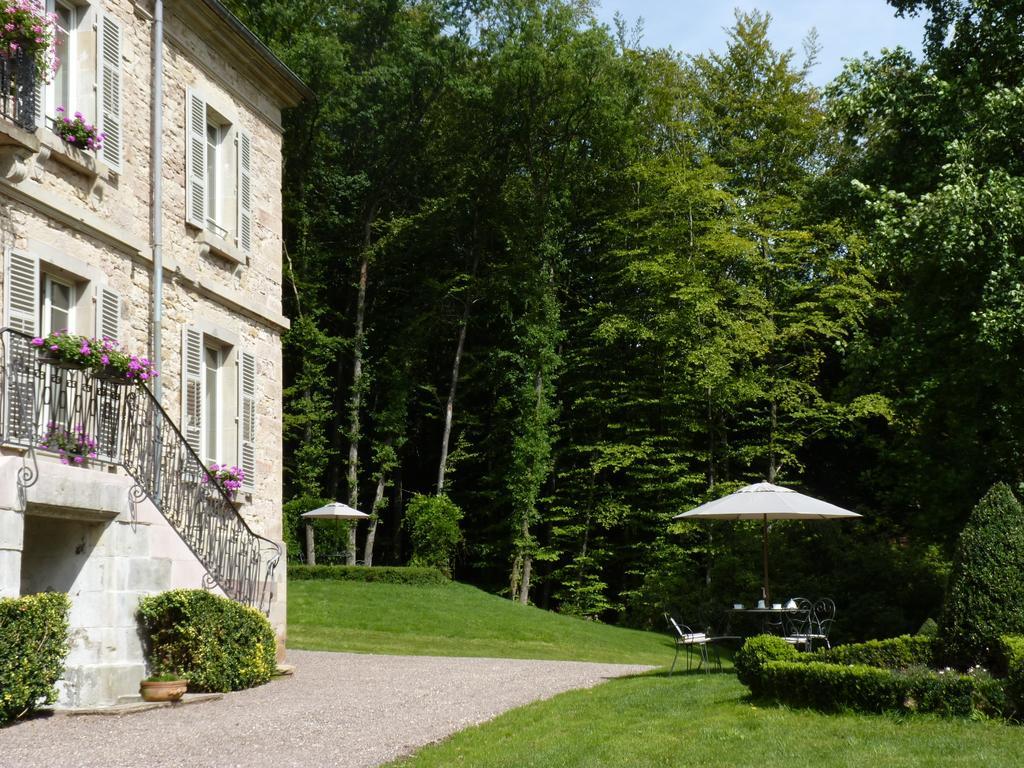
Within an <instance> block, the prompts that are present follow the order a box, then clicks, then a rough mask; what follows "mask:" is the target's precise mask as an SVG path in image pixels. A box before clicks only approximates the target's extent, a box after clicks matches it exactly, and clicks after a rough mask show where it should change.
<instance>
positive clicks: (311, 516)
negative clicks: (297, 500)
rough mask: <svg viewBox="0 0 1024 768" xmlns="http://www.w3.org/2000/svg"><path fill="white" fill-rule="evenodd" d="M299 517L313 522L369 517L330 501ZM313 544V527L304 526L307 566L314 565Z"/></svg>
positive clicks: (314, 553) (347, 506)
mask: <svg viewBox="0 0 1024 768" xmlns="http://www.w3.org/2000/svg"><path fill="white" fill-rule="evenodd" d="M299 517H304V518H305V519H306V520H307V521H313V520H362V519H364V518H369V517H370V516H369V515H368V514H366V513H365V512H360V511H359V510H358V509H353V508H352V507H350V506H349V505H348V504H342V503H341V502H340V501H332V502H331V503H330V504H325V505H324V506H322V507H317V508H316V509H312V510H310V511H309V512H303V513H302V514H301V515H299ZM314 547H315V545H314V543H313V526H312V525H308V524H307V525H306V562H307V563H308V564H309V565H316V552H315V550H314Z"/></svg>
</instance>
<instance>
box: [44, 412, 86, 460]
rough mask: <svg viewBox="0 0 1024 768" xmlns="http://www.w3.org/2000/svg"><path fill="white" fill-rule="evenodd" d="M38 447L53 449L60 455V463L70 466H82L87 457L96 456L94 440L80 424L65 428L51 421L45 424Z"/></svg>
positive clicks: (47, 449) (46, 449)
mask: <svg viewBox="0 0 1024 768" xmlns="http://www.w3.org/2000/svg"><path fill="white" fill-rule="evenodd" d="M39 447H40V448H42V449H43V450H45V451H53V452H54V453H56V454H57V455H58V456H60V462H61V464H68V465H69V466H72V467H84V466H86V465H87V464H88V461H89V459H95V458H96V440H95V439H93V438H92V437H90V436H89V434H88V433H87V432H86V431H85V427H83V426H82V425H81V424H79V425H77V426H75V427H73V428H72V429H67V428H66V427H62V426H60V425H59V424H56V423H54V422H52V421H51V422H50V423H48V424H47V425H46V434H45V435H43V439H42V440H40V441H39Z"/></svg>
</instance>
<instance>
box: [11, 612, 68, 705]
mask: <svg viewBox="0 0 1024 768" xmlns="http://www.w3.org/2000/svg"><path fill="white" fill-rule="evenodd" d="M70 609H71V601H70V600H69V599H68V596H67V595H66V594H64V593H63V592H45V593H42V594H38V595H26V596H25V597H18V598H0V725H3V724H4V723H6V722H9V721H11V720H13V719H15V718H17V717H21V716H22V715H25V714H27V713H29V712H31V711H32V710H34V709H36V708H37V707H38V706H40V705H41V704H50V703H52V702H53V701H54V700H55V699H56V698H57V690H56V689H55V688H54V684H55V683H56V682H57V680H58V679H59V678H60V676H61V674H62V673H63V672H64V658H65V657H66V656H67V654H68V648H69V643H68V611H69V610H70Z"/></svg>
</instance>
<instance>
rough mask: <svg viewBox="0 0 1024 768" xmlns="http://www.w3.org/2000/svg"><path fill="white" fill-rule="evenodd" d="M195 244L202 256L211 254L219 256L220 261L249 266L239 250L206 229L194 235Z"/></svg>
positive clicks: (247, 260)
mask: <svg viewBox="0 0 1024 768" xmlns="http://www.w3.org/2000/svg"><path fill="white" fill-rule="evenodd" d="M190 229H191V227H190ZM196 243H198V244H199V246H200V251H199V252H200V254H201V255H203V256H206V255H208V254H211V253H212V254H213V255H214V256H220V257H221V258H222V259H225V260H227V261H230V262H232V263H234V264H238V265H239V266H243V267H244V266H248V264H249V259H248V258H247V257H246V255H245V254H244V253H242V251H241V250H239V249H238V248H236V247H235V246H234V245H232V244H231V243H229V242H228V241H227V240H225V239H224V238H223V237H220V236H219V235H215V234H214V233H213V232H211V231H210V230H208V229H202V230H199V233H198V234H197V235H196Z"/></svg>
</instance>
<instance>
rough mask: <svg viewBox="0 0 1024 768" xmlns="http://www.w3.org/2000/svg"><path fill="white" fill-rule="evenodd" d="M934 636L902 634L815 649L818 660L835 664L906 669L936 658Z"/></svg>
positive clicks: (814, 655)
mask: <svg viewBox="0 0 1024 768" xmlns="http://www.w3.org/2000/svg"><path fill="white" fill-rule="evenodd" d="M933 648H934V640H933V639H932V638H931V637H927V636H924V635H901V636H900V637H890V638H888V639H886V640H869V641H867V642H866V643H853V644H850V645H837V646H836V647H835V648H829V649H823V650H820V651H815V652H814V653H813V654H810V656H811V657H812V658H813V660H815V661H824V662H828V663H832V664H861V665H864V666H868V667H877V668H879V669H907V668H908V667H915V666H924V667H927V666H930V665H931V664H932V661H933V658H934V651H933Z"/></svg>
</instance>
